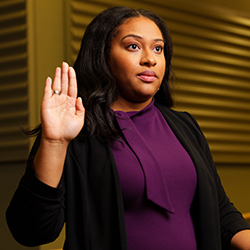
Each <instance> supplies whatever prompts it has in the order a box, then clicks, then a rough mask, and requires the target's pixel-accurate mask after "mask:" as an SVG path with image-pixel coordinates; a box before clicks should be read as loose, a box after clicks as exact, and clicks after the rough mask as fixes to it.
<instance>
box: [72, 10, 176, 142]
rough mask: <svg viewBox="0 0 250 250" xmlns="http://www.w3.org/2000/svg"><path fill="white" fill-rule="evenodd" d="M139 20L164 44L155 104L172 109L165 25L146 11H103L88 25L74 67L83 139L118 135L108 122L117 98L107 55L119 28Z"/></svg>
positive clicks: (168, 37)
mask: <svg viewBox="0 0 250 250" xmlns="http://www.w3.org/2000/svg"><path fill="white" fill-rule="evenodd" d="M140 16H144V17H146V18H149V19H151V20H152V21H153V22H154V23H155V24H156V25H157V26H158V28H159V29H160V31H161V33H162V36H163V39H164V41H165V44H164V56H165V60H166V70H165V75H164V78H163V81H162V84H161V87H160V89H159V91H158V92H157V93H156V95H155V102H158V103H160V104H164V105H166V106H168V107H171V106H173V99H172V94H171V88H170V78H171V77H170V76H171V72H172V67H171V59H172V54H173V49H172V40H171V36H170V32H169V29H168V27H167V25H166V24H165V22H164V21H163V20H162V18H161V17H159V16H158V15H157V14H155V13H153V12H152V11H149V10H143V9H137V10H134V9H131V8H128V7H123V6H116V7H112V8H109V9H106V10H104V11H103V12H101V13H100V14H99V15H97V16H96V17H95V18H94V19H93V21H92V22H91V23H90V24H89V25H88V27H87V29H86V31H85V34H84V36H83V39H82V43H81V48H80V51H79V54H78V56H77V59H76V61H75V64H74V69H75V71H76V76H77V84H78V95H79V96H81V97H82V99H83V105H84V107H85V110H86V116H85V125H84V128H83V130H82V133H81V134H84V135H85V136H92V135H97V136H99V135H101V136H104V137H107V138H112V139H114V138H115V137H116V136H117V135H118V130H117V126H116V125H115V124H114V122H113V120H112V119H111V115H110V109H109V108H108V107H110V105H111V103H112V102H114V101H115V100H117V98H118V97H119V91H118V88H117V84H116V81H115V79H114V77H113V76H112V74H111V73H110V70H109V67H108V61H109V52H110V48H111V42H112V40H113V38H114V37H115V36H116V35H117V33H118V31H119V27H120V26H121V25H122V24H123V23H124V22H125V21H126V20H128V19H131V18H136V17H140Z"/></svg>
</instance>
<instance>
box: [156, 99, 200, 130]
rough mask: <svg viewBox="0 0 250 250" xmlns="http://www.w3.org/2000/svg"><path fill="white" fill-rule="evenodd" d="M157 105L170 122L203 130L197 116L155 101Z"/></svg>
mask: <svg viewBox="0 0 250 250" xmlns="http://www.w3.org/2000/svg"><path fill="white" fill-rule="evenodd" d="M155 106H156V107H157V108H158V109H159V110H160V112H161V113H162V115H163V116H164V117H165V119H166V120H167V122H168V123H173V125H176V126H181V127H183V126H184V127H189V128H190V129H191V128H193V129H194V130H195V131H196V130H197V131H196V132H198V131H199V132H201V129H200V126H199V124H198V122H197V121H196V120H195V118H194V117H193V116H192V115H191V114H190V113H188V112H184V111H177V110H173V109H171V108H169V107H166V106H164V105H161V104H158V103H155Z"/></svg>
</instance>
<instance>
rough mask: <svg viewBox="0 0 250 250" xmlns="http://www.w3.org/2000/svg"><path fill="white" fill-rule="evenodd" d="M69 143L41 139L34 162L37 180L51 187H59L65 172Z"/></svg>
mask: <svg viewBox="0 0 250 250" xmlns="http://www.w3.org/2000/svg"><path fill="white" fill-rule="evenodd" d="M67 147H68V142H66V141H65V142H57V141H48V140H45V139H41V143H40V147H39V149H38V151H37V153H36V156H35V158H34V161H33V167H34V170H35V172H36V175H37V178H38V179H39V180H40V181H41V182H43V183H45V184H47V185H49V186H51V187H57V186H58V184H59V182H60V180H61V177H62V172H63V166H64V161H65V157H66V153H67Z"/></svg>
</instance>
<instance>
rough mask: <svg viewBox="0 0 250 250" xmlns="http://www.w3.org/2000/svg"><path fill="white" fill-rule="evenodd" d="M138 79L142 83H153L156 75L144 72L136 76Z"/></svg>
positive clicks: (148, 71) (149, 71)
mask: <svg viewBox="0 0 250 250" xmlns="http://www.w3.org/2000/svg"><path fill="white" fill-rule="evenodd" d="M138 77H139V78H140V79H141V80H142V81H144V82H153V81H154V80H155V79H156V73H155V72H154V71H151V70H145V71H143V72H141V73H140V74H138Z"/></svg>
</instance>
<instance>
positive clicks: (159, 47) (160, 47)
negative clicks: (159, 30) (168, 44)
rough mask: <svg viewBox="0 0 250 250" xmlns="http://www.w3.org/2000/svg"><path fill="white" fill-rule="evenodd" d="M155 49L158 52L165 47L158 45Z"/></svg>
mask: <svg viewBox="0 0 250 250" xmlns="http://www.w3.org/2000/svg"><path fill="white" fill-rule="evenodd" d="M154 51H156V52H157V53H159V52H162V51H163V47H162V46H156V47H154Z"/></svg>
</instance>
